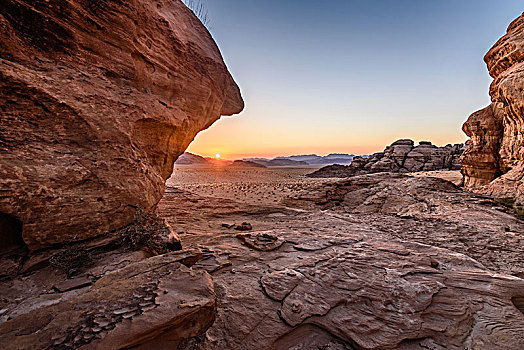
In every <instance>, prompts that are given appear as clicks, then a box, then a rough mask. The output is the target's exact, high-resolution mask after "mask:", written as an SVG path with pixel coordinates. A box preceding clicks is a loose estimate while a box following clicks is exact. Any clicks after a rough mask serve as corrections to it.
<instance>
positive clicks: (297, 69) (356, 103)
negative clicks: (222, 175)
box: [189, 0, 524, 158]
mask: <svg viewBox="0 0 524 350" xmlns="http://www.w3.org/2000/svg"><path fill="white" fill-rule="evenodd" d="M203 2H204V4H205V6H206V7H207V10H208V12H209V17H210V18H211V32H212V34H213V37H214V38H215V40H216V41H217V43H218V45H219V47H220V49H221V52H222V55H223V56H224V59H225V61H226V63H227V65H228V67H229V70H230V71H231V73H232V74H233V76H234V77H235V79H236V81H237V83H238V85H239V86H240V88H241V90H242V93H243V96H244V100H245V102H246V109H245V111H244V112H243V113H241V114H240V115H238V116H234V117H223V118H222V119H221V120H220V121H218V122H217V123H215V124H214V125H213V126H212V127H211V128H210V129H208V130H206V131H203V132H202V133H200V134H199V135H198V136H197V138H196V139H195V141H194V142H193V144H192V145H191V146H190V148H189V151H191V152H195V153H199V154H204V155H214V154H215V153H221V154H222V155H223V156H225V157H226V158H236V157H242V156H274V155H289V154H297V153H319V154H326V153H330V152H347V153H356V154H363V153H372V152H375V151H379V150H382V149H383V148H384V146H386V145H387V144H389V143H391V142H392V141H394V140H396V139H398V138H412V139H415V140H417V141H419V140H430V141H433V142H434V143H436V144H446V143H454V142H463V141H464V140H465V139H466V138H465V136H464V135H463V134H462V132H461V130H460V128H461V125H462V123H463V122H464V121H465V120H466V119H467V117H468V115H469V114H470V113H472V112H474V111H475V110H478V109H480V108H482V107H484V106H485V105H487V104H489V95H488V87H489V83H490V81H491V79H490V77H489V75H488V73H487V70H486V67H485V64H484V62H483V56H484V54H485V53H486V52H487V51H488V50H489V48H490V47H491V46H492V45H493V44H494V43H495V41H496V40H498V38H499V37H500V36H502V35H503V34H504V33H505V31H506V28H507V26H508V25H509V23H510V22H511V21H512V20H513V19H515V18H516V17H518V16H519V15H520V14H521V13H522V11H524V6H523V5H524V4H523V3H522V1H513V0H498V1H493V0H491V1H484V0H476V1H471V0H463V1H460V0H456V1H452V0H438V1H437V0H419V1H414V0H397V1H393V0H390V1H386V0H362V1H350V0H347V1H310V0H301V1H298V0H296V1H285V0H282V1H273V0H263V1H261V0H258V1H255V0H242V1H241V0H203Z"/></svg>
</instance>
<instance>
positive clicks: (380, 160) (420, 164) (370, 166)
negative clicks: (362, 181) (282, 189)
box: [308, 139, 464, 177]
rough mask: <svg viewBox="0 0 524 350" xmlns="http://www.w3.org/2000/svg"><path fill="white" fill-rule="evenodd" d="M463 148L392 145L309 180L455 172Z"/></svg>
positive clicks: (408, 142)
mask: <svg viewBox="0 0 524 350" xmlns="http://www.w3.org/2000/svg"><path fill="white" fill-rule="evenodd" d="M463 149H464V145H462V144H455V145H447V146H444V147H437V146H434V145H432V144H431V142H427V141H422V142H420V144H419V145H418V146H415V143H414V142H413V141H412V140H408V139H403V140H397V141H395V142H393V143H392V144H391V145H390V146H388V147H386V149H385V150H384V151H383V152H378V153H375V154H373V155H372V156H371V157H369V158H363V157H355V158H353V161H352V162H351V164H350V165H347V166H345V165H331V166H327V167H324V168H321V169H319V170H317V171H315V172H314V173H312V174H309V175H308V176H309V177H349V176H355V175H363V174H372V173H381V172H398V173H408V172H414V171H430V170H442V169H445V170H458V169H460V163H459V161H458V160H459V157H460V155H461V154H462V151H463Z"/></svg>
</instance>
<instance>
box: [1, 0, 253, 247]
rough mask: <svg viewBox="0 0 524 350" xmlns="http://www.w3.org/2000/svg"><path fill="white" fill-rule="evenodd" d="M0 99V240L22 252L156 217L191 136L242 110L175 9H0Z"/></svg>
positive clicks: (129, 4) (99, 4)
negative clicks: (140, 215) (141, 216)
mask: <svg viewBox="0 0 524 350" xmlns="http://www.w3.org/2000/svg"><path fill="white" fill-rule="evenodd" d="M0 91H1V94H0V106H1V107H0V113H1V118H0V179H1V181H0V217H1V220H0V225H1V227H0V229H1V236H2V237H1V238H2V240H3V241H8V240H9V241H13V242H15V241H16V242H19V241H20V237H19V236H20V228H22V232H23V233H22V235H23V241H24V242H25V243H26V244H27V245H28V246H29V248H30V249H31V250H35V249H38V248H42V247H46V246H50V245H52V244H55V243H64V242H69V241H77V240H83V239H86V238H89V237H93V236H96V235H99V234H101V233H103V232H107V231H110V230H113V229H116V228H119V227H122V226H124V225H126V224H128V223H130V222H131V221H132V220H133V217H134V214H135V210H136V208H144V209H145V210H146V211H147V210H149V209H151V208H152V207H154V206H155V205H156V203H157V202H158V201H159V200H160V198H161V197H162V195H163V192H164V182H165V180H166V179H167V178H168V177H169V175H170V174H171V171H172V166H173V162H174V160H175V159H176V158H177V157H178V155H180V154H181V153H182V152H183V151H184V150H185V149H186V147H187V146H188V144H189V143H190V142H191V141H192V139H193V138H194V137H195V135H196V134H197V133H198V132H199V131H200V130H202V129H205V128H207V127H209V126H210V125H211V124H212V123H213V122H214V121H215V120H217V119H218V118H219V117H220V116H221V115H231V114H234V113H238V112H240V111H241V110H242V108H243V101H242V98H241V96H240V92H239V88H238V87H237V85H236V84H235V82H234V81H233V79H232V77H231V75H230V74H229V72H228V70H227V68H226V66H225V64H224V62H223V60H222V57H221V55H220V52H219V50H218V48H217V46H216V44H215V43H214V41H213V39H212V38H211V36H210V34H209V33H208V31H207V30H206V29H205V27H204V26H203V25H202V24H201V22H200V21H199V20H198V18H197V17H196V16H195V15H194V14H193V13H192V12H191V11H190V10H189V9H188V8H187V7H186V6H185V5H183V4H182V2H181V1H179V0H147V1H146V0H132V1H121V0H101V1H95V2H93V1H87V0H58V1H51V2H50V1H46V0H35V1H23V0H5V1H3V2H2V6H1V7H0ZM7 236H9V237H7Z"/></svg>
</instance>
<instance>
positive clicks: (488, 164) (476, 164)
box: [462, 14, 524, 204]
mask: <svg viewBox="0 0 524 350" xmlns="http://www.w3.org/2000/svg"><path fill="white" fill-rule="evenodd" d="M484 61H485V62H486V64H487V66H488V70H489V73H490V75H491V76H492V77H493V82H492V83H491V87H490V95H491V101H492V103H491V105H490V106H488V107H486V108H484V109H482V110H480V111H478V112H475V113H473V114H472V115H471V116H470V117H469V119H468V120H467V121H466V123H465V124H464V126H463V130H464V132H465V133H466V134H467V135H468V136H470V137H471V141H472V142H471V143H470V145H469V147H468V149H467V150H466V151H465V152H464V155H463V157H462V164H463V170H462V171H463V175H464V178H465V184H466V186H468V187H471V188H477V189H480V190H481V191H483V192H486V193H488V194H492V195H494V196H496V197H512V198H515V199H516V203H517V204H524V180H523V177H524V92H523V90H524V14H523V15H521V16H520V17H519V18H517V19H516V20H515V21H513V22H512V23H511V24H510V26H509V27H508V30H507V33H506V35H504V36H503V37H502V38H501V39H500V40H499V41H497V43H496V44H495V45H494V46H493V47H492V48H491V50H490V51H489V52H488V53H487V54H486V56H485V57H484Z"/></svg>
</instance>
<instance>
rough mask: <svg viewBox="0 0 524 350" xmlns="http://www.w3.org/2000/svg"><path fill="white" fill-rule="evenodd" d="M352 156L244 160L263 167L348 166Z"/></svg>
mask: <svg viewBox="0 0 524 350" xmlns="http://www.w3.org/2000/svg"><path fill="white" fill-rule="evenodd" d="M353 157H354V155H353V154H345V153H331V154H328V155H327V156H319V155H316V154H303V155H294V156H289V157H276V158H273V159H267V158H245V159H244V160H248V161H252V162H256V163H260V164H264V165H265V166H300V165H331V164H350V163H351V161H352V160H353Z"/></svg>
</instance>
